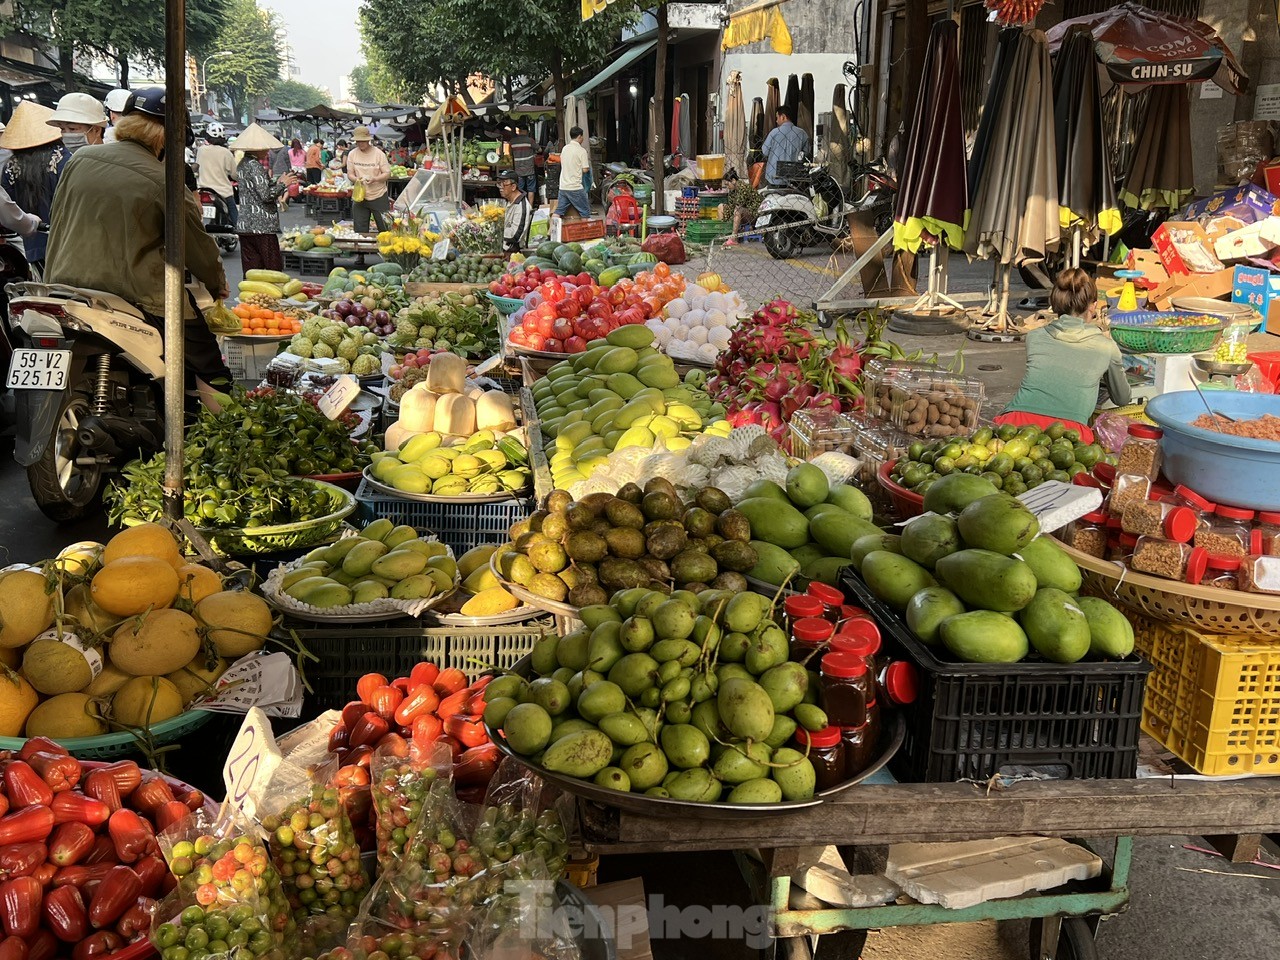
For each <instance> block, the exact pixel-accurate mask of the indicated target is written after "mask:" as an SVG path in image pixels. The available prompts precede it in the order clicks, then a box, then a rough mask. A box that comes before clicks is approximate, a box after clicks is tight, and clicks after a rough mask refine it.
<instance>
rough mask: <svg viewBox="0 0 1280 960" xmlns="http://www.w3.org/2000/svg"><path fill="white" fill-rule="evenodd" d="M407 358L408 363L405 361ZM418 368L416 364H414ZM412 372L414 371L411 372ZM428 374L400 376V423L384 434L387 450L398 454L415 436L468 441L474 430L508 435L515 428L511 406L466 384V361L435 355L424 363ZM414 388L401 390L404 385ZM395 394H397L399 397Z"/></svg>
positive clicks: (498, 393)
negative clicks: (433, 432) (410, 377)
mask: <svg viewBox="0 0 1280 960" xmlns="http://www.w3.org/2000/svg"><path fill="white" fill-rule="evenodd" d="M406 359H407V358H406ZM415 366H416V365H415ZM411 369H412V368H411ZM417 369H418V370H423V369H425V371H426V375H425V376H422V375H421V374H415V377H414V378H413V380H412V381H409V380H408V379H407V378H406V377H405V376H404V373H405V371H404V370H402V371H401V377H400V379H399V381H398V383H396V384H393V385H392V386H393V390H394V388H395V387H397V386H399V387H401V388H402V389H400V390H399V391H395V392H394V393H393V394H392V399H393V400H395V401H396V402H397V403H398V404H399V405H400V413H399V419H398V420H397V421H396V422H395V423H394V424H392V425H391V426H390V427H389V428H388V429H387V435H386V448H387V449H388V450H395V449H398V448H399V447H400V446H401V444H403V443H404V441H405V440H407V439H408V438H409V437H412V436H413V435H414V434H416V433H429V432H431V431H435V432H436V433H443V434H447V435H449V436H453V437H468V436H470V435H471V434H473V433H474V432H475V431H477V430H497V431H503V432H505V431H508V430H512V429H514V428H515V426H516V410H515V405H514V404H513V403H512V402H511V398H510V397H509V396H507V394H505V393H503V392H502V391H501V390H485V389H484V388H483V387H481V386H480V385H479V384H478V383H475V382H472V381H468V380H467V371H468V367H467V361H466V360H464V359H462V357H460V356H458V355H457V354H455V353H435V354H432V355H431V356H430V358H429V359H428V360H427V362H426V365H425V367H417ZM410 382H411V383H412V386H410V387H408V388H407V389H404V386H405V384H406V383H410ZM395 393H398V394H399V396H398V397H397V396H396V395H395Z"/></svg>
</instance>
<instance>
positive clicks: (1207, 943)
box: [0, 211, 1280, 960]
mask: <svg viewBox="0 0 1280 960" xmlns="http://www.w3.org/2000/svg"><path fill="white" fill-rule="evenodd" d="M298 222H302V218H301V215H300V213H298V212H293V211H291V212H289V213H287V214H286V218H285V223H286V226H288V225H290V224H292V223H298ZM226 266H227V275H228V279H229V280H230V281H231V285H232V287H233V288H234V286H235V283H236V282H237V280H238V279H239V277H240V262H239V256H238V255H232V256H230V257H227V258H226ZM953 266H954V267H955V270H954V274H953V276H954V278H953V283H952V289H953V290H956V289H981V287H982V285H983V284H984V283H985V270H984V269H982V268H981V265H979V266H977V267H970V266H968V265H963V264H954V265H953ZM792 269H793V270H796V271H798V272H800V273H804V274H809V275H812V274H813V268H812V267H811V266H810V267H805V266H799V267H793V268H792ZM777 276H778V277H780V278H781V279H779V280H777V281H775V282H778V283H780V284H785V283H787V282H788V280H787V278H786V275H785V274H777ZM796 282H799V281H796ZM780 292H782V288H780ZM896 339H898V340H899V341H900V342H902V343H903V345H904V346H905V347H907V348H908V349H914V348H915V347H917V346H919V347H921V348H922V349H923V350H925V352H926V354H931V353H934V352H937V353H938V355H939V357H940V358H942V359H943V360H944V361H945V360H949V359H950V358H951V357H952V356H954V355H955V353H956V352H957V351H959V352H961V353H962V354H963V357H964V369H965V371H966V372H968V373H970V374H971V375H976V376H978V377H979V378H981V379H983V380H984V382H985V383H986V386H987V396H988V401H989V403H990V404H991V405H996V404H1002V403H1003V402H1004V401H1005V400H1006V399H1007V398H1008V397H1009V396H1011V395H1012V392H1013V390H1014V389H1016V387H1017V384H1018V381H1019V379H1020V376H1021V371H1022V367H1023V363H1024V353H1023V350H1022V347H1021V346H1020V345H1018V344H982V343H975V342H973V341H969V340H966V339H964V338H963V337H954V336H953V337H919V338H917V337H902V336H898V337H896ZM108 535H109V532H108V530H107V525H106V522H105V518H103V517H95V518H91V519H88V520H85V521H83V522H81V523H78V524H75V525H71V526H67V527H63V528H59V527H57V526H56V525H54V524H53V523H52V522H51V521H49V520H47V519H46V518H45V517H44V516H43V515H42V514H41V513H40V512H39V511H38V510H37V509H36V508H35V506H34V504H33V502H32V500H31V497H30V493H29V492H28V489H27V485H26V477H25V474H24V472H23V471H22V469H21V468H19V467H18V465H17V464H16V463H15V462H14V461H13V458H12V441H11V440H10V439H9V438H7V437H0V566H3V565H4V564H6V563H13V562H34V561H38V560H41V559H43V558H45V557H48V556H51V555H52V554H53V553H55V552H56V551H57V550H58V549H60V548H61V547H63V546H65V545H66V544H68V543H71V542H74V541H76V540H83V539H98V540H101V539H104V538H105V537H106V536H108ZM228 726H229V724H225V723H224V724H223V725H222V727H214V728H206V729H207V730H208V729H216V730H218V731H219V735H220V736H226V733H227V731H226V730H224V729H223V727H228ZM204 739H205V738H204V737H202V741H203V740H204ZM211 746H212V744H211ZM189 752H190V753H191V757H192V759H193V763H192V765H191V767H192V770H191V772H190V773H189V774H188V775H189V776H190V777H191V778H192V779H193V780H195V781H196V782H198V783H199V784H200V785H202V786H206V787H207V788H213V787H216V782H215V781H216V769H211V767H212V766H213V765H210V764H208V763H207V762H205V763H204V764H203V766H201V765H200V763H199V761H200V760H201V759H203V758H202V757H198V756H197V753H196V752H195V751H189ZM214 752H215V753H217V751H214ZM219 756H220V754H219ZM184 766H185V764H183V763H182V761H181V759H179V761H178V763H177V767H178V772H181V771H182V768H183V767H184ZM1185 843H1193V844H1195V845H1197V846H1203V843H1202V842H1201V841H1200V840H1198V839H1190V838H1183V837H1168V838H1163V837H1156V838H1144V839H1140V840H1139V841H1138V842H1137V844H1136V848H1135V855H1134V868H1133V874H1132V878H1131V890H1132V901H1131V906H1130V909H1129V911H1128V912H1127V913H1126V914H1124V915H1122V916H1120V917H1117V918H1115V919H1112V920H1109V921H1107V922H1105V923H1104V924H1103V925H1102V926H1101V929H1100V932H1099V934H1098V939H1097V945H1098V950H1099V955H1100V956H1101V957H1102V958H1103V960H1150V958H1152V957H1161V956H1174V957H1179V958H1183V960H1263V958H1267V957H1274V956H1276V955H1277V947H1276V944H1277V943H1280V896H1277V895H1278V894H1280V871H1273V870H1269V869H1265V868H1261V867H1251V866H1242V867H1234V866H1232V865H1230V864H1227V863H1225V862H1224V861H1223V860H1221V859H1212V858H1209V857H1207V856H1205V855H1204V854H1200V853H1195V852H1192V851H1188V850H1185V849H1183V844H1185ZM1101 852H1103V854H1104V855H1106V851H1105V850H1104V851H1101ZM1264 857H1266V858H1267V859H1268V860H1269V861H1270V862H1272V863H1275V862H1276V861H1277V859H1278V858H1277V856H1276V851H1275V848H1274V847H1272V848H1271V849H1270V850H1269V852H1267V853H1265V854H1264ZM637 874H643V875H644V876H645V878H646V881H645V885H646V890H647V892H648V893H650V894H655V893H661V894H662V895H663V896H664V897H665V899H666V901H667V902H668V903H675V904H680V903H689V904H693V903H701V904H706V903H707V901H708V900H709V899H714V900H720V901H723V902H725V903H727V904H738V905H740V906H747V905H749V899H748V897H749V895H748V892H747V889H746V887H745V885H744V884H743V883H742V882H741V881H740V878H739V876H738V873H737V870H736V867H735V865H734V862H733V860H732V858H731V857H730V856H729V855H727V854H726V855H707V854H698V855H690V856H681V857H674V856H673V857H668V858H643V859H632V858H618V859H609V858H606V859H605V862H604V863H603V865H602V867H601V876H600V879H601V881H602V882H603V881H606V880H612V879H624V878H627V877H631V876H635V875H637ZM1025 944H1026V933H1025V925H1019V924H1008V925H1005V926H1004V928H1003V929H999V930H997V929H996V928H995V927H994V926H993V925H978V926H971V925H966V926H962V927H952V926H948V927H938V928H932V929H928V930H919V931H917V930H910V931H887V932H885V933H883V934H875V933H873V934H872V936H871V939H870V941H869V943H868V947H867V951H866V956H867V957H868V958H869V960H920V958H923V957H927V956H937V957H940V958H942V957H945V958H947V960H1005V958H1009V960H1021V958H1023V957H1026V956H1027V952H1026V947H1025ZM653 953H654V957H655V958H657V960H685V958H688V960H701V958H714V960H720V958H724V960H745V958H747V957H754V956H761V954H758V953H755V952H752V951H748V950H747V949H746V948H745V947H744V946H743V945H742V944H741V943H740V942H738V941H734V940H720V941H711V942H706V941H696V940H688V939H669V940H662V941H658V942H655V944H654V951H653ZM842 960H855V958H853V957H847V958H842Z"/></svg>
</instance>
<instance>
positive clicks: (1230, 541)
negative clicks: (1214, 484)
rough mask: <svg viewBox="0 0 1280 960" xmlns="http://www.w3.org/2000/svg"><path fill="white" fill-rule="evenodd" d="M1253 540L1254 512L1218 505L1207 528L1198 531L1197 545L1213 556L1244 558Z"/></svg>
mask: <svg viewBox="0 0 1280 960" xmlns="http://www.w3.org/2000/svg"><path fill="white" fill-rule="evenodd" d="M1252 539H1253V511H1252V510H1245V509H1242V508H1240V507H1228V506H1225V505H1224V504H1221V503H1220V504H1218V506H1217V507H1216V508H1215V509H1214V511H1213V515H1212V516H1211V517H1210V518H1209V523H1208V526H1207V527H1204V528H1202V529H1200V530H1197V531H1196V535H1195V544H1196V546H1197V547H1204V548H1205V550H1207V551H1209V553H1210V555H1212V556H1222V557H1243V556H1245V555H1246V554H1247V553H1248V552H1249V546H1250V541H1251V540H1252Z"/></svg>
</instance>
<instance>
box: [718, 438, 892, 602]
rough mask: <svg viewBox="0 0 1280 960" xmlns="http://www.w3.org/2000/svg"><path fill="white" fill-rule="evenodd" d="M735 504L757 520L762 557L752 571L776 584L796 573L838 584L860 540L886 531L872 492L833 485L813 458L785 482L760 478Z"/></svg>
mask: <svg viewBox="0 0 1280 960" xmlns="http://www.w3.org/2000/svg"><path fill="white" fill-rule="evenodd" d="M735 509H736V510H738V512H740V513H742V514H743V515H744V516H745V517H746V518H747V520H748V521H749V522H750V523H751V546H753V547H754V548H755V550H756V554H757V555H758V556H759V558H760V561H759V563H757V564H756V566H755V568H754V569H752V570H751V571H749V573H748V574H747V575H748V576H750V577H755V578H756V579H757V580H763V581H764V582H765V583H770V584H773V585H774V586H780V585H781V584H782V583H784V582H786V581H787V580H788V579H791V578H793V577H794V578H797V579H798V580H800V581H804V580H819V581H821V582H822V583H829V584H832V585H833V586H834V585H835V584H836V583H837V582H838V581H839V578H840V571H841V570H842V569H843V568H844V567H847V566H848V565H849V563H850V560H849V555H850V551H851V549H852V547H853V543H854V541H855V540H858V539H859V538H860V537H864V536H867V535H869V534H875V533H879V532H880V528H879V527H877V526H876V525H875V524H874V523H872V522H871V501H870V500H868V499H867V496H866V494H864V493H863V492H862V491H861V490H859V489H858V488H857V487H851V486H849V485H848V484H843V483H841V484H835V485H832V484H831V483H830V482H829V481H828V480H827V475H826V474H825V473H823V472H822V470H821V469H819V468H818V467H815V466H814V465H813V464H811V463H801V464H798V465H797V466H794V467H792V468H791V469H790V470H789V471H788V472H787V476H786V480H785V482H784V483H783V484H777V483H774V482H773V481H772V480H764V479H760V480H757V481H755V482H754V483H752V484H751V485H750V486H749V487H747V489H746V492H745V493H744V494H743V498H742V499H741V500H740V501H739V502H738V503H737V504H735Z"/></svg>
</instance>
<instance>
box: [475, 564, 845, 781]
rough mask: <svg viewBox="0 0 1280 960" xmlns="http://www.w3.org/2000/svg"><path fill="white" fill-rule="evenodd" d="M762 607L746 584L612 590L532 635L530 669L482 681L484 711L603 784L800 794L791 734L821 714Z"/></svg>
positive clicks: (814, 723)
mask: <svg viewBox="0 0 1280 960" xmlns="http://www.w3.org/2000/svg"><path fill="white" fill-rule="evenodd" d="M772 613H773V604H772V602H771V601H770V600H769V599H768V598H767V597H764V596H761V595H759V594H756V593H732V592H730V591H726V590H715V589H708V590H703V591H702V592H701V593H697V594H694V593H690V592H688V591H685V590H676V591H674V592H672V593H670V594H667V593H663V592H661V591H657V590H647V589H644V588H633V589H627V590H619V591H618V592H617V593H615V594H614V595H613V597H612V598H611V599H610V600H609V602H608V603H606V604H598V605H594V606H590V607H584V608H583V609H582V610H581V611H580V613H579V615H580V616H581V618H582V622H583V626H581V627H579V628H578V629H577V630H575V631H573V632H572V633H569V634H566V635H565V636H564V637H557V636H554V635H552V636H547V637H544V638H543V639H541V640H540V641H538V643H537V644H536V645H535V647H534V649H533V653H532V655H531V660H532V666H533V671H532V678H531V679H526V678H524V677H521V676H517V675H515V674H508V675H506V676H503V677H499V678H498V679H496V680H494V681H493V682H492V683H490V684H489V686H488V687H487V688H486V689H485V699H486V701H487V704H486V707H485V712H484V719H485V723H486V724H487V725H488V726H489V727H490V732H491V735H492V733H493V731H496V730H501V731H502V733H503V735H504V736H505V737H506V740H507V743H508V744H509V745H510V746H511V749H512V750H514V751H515V752H516V753H518V754H520V755H522V756H525V757H529V758H530V759H531V760H532V762H533V763H535V764H538V765H541V766H543V767H545V768H546V769H548V770H550V771H552V772H554V773H559V774H563V775H566V776H571V777H577V778H579V779H582V780H591V781H593V782H594V783H596V784H597V785H599V786H602V787H607V788H610V789H614V790H621V791H630V792H633V793H643V794H645V795H647V796H652V797H665V798H673V799H677V800H686V801H693V802H698V803H716V802H720V801H723V802H727V803H778V802H781V801H790V800H807V799H809V798H810V797H812V796H813V793H814V770H813V766H812V765H811V764H810V762H809V760H808V758H807V757H806V756H805V754H804V753H803V752H802V751H799V750H796V749H795V748H794V747H793V746H791V745H790V744H791V742H792V738H793V736H794V735H795V732H796V729H797V727H798V726H803V727H805V729H807V730H820V729H822V728H823V727H824V726H826V724H827V717H826V714H825V713H823V711H822V710H821V709H820V708H819V707H818V706H817V701H818V680H817V676H816V674H813V673H812V672H810V671H809V670H807V669H806V667H805V666H804V665H803V664H800V663H796V662H794V661H790V660H788V642H787V635H786V633H785V632H783V630H782V628H781V627H779V626H778V625H777V624H776V623H775V622H774V620H773V617H772Z"/></svg>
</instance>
